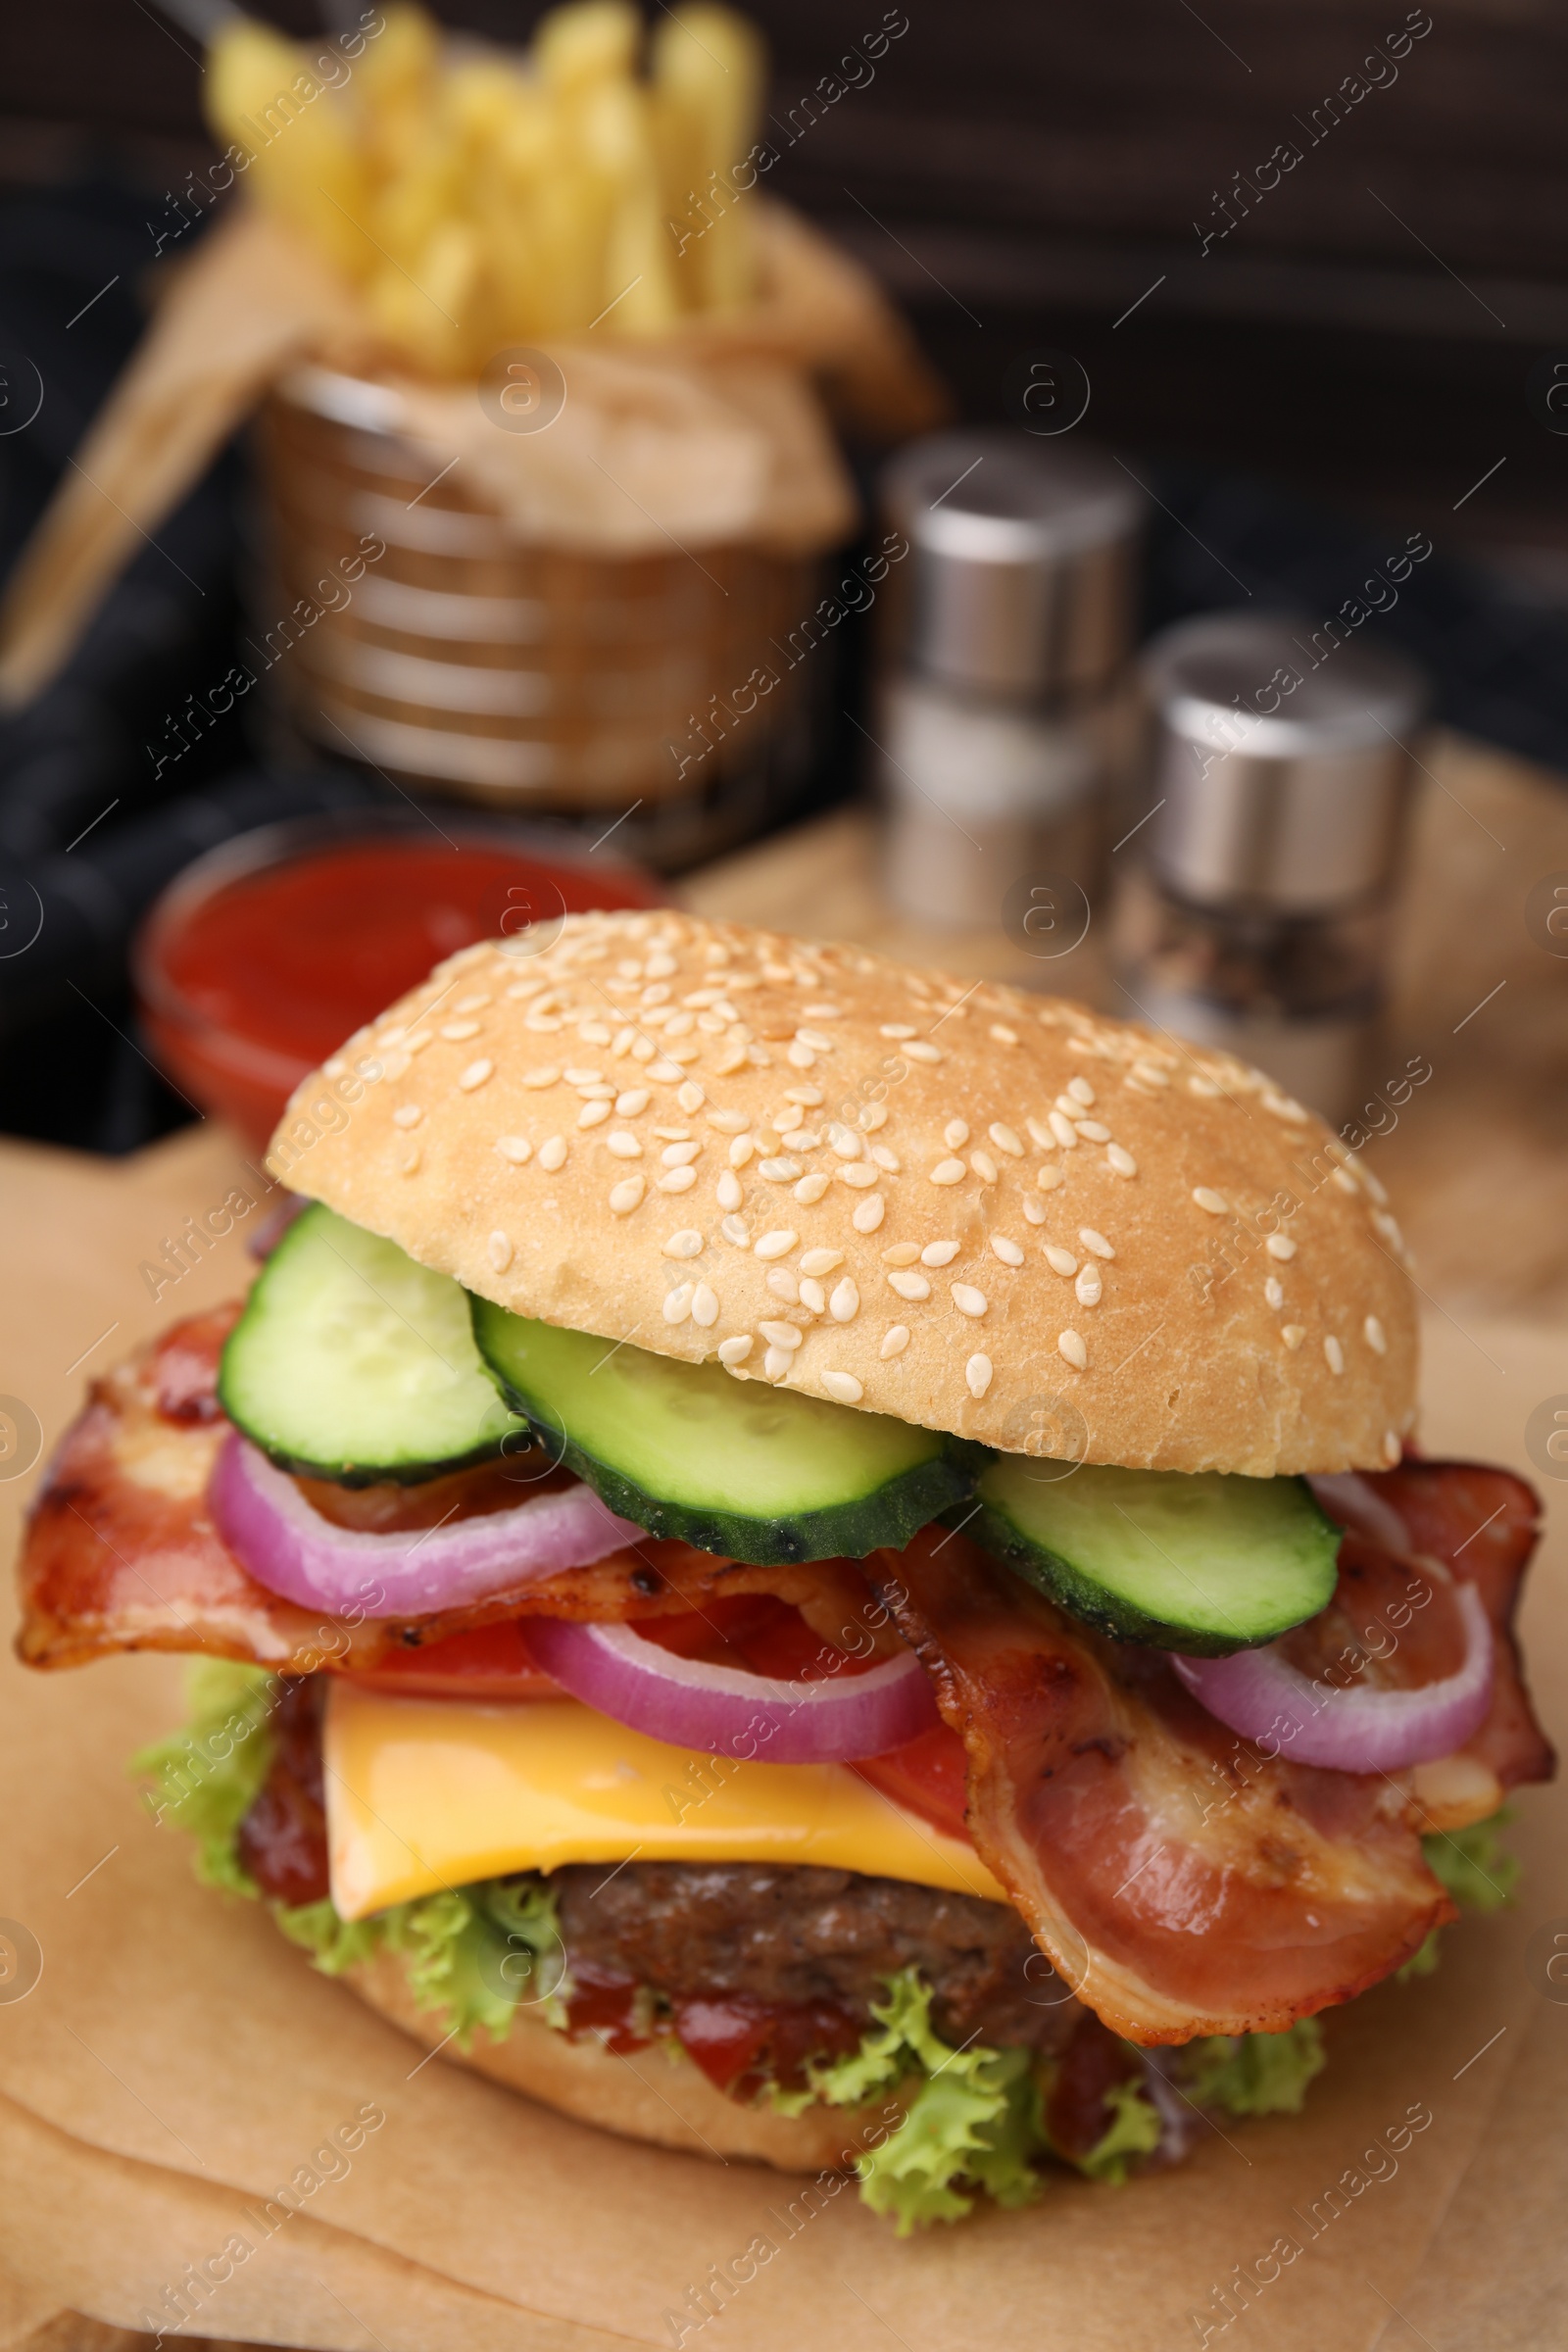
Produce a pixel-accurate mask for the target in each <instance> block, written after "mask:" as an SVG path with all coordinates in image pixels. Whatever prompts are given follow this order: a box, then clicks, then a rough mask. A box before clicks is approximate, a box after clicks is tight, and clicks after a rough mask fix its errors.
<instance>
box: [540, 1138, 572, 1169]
mask: <svg viewBox="0 0 1568 2352" xmlns="http://www.w3.org/2000/svg"><path fill="white" fill-rule="evenodd" d="M565 1164H566V1139H565V1137H564V1135H547V1136H546V1137H545V1140H544V1142H543V1143H542V1144H541V1145H540V1147H539V1165H540V1166H541V1167H542V1168H543V1169H544V1171H545V1173H546V1175H548V1176H553V1175H554V1174H555V1172H556V1170H557V1169H558V1168H562V1167H564V1166H565Z"/></svg>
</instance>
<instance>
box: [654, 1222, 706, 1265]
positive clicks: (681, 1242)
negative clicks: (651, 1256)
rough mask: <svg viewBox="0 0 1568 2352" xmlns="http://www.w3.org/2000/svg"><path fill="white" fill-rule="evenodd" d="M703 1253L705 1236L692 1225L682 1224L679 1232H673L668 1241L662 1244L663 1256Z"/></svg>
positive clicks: (699, 1255) (700, 1254) (684, 1255)
mask: <svg viewBox="0 0 1568 2352" xmlns="http://www.w3.org/2000/svg"><path fill="white" fill-rule="evenodd" d="M702 1254H703V1237H702V1235H701V1234H700V1233H698V1232H697V1231H696V1230H695V1228H694V1227H692V1226H690V1225H684V1226H682V1228H681V1230H680V1232H679V1233H672V1234H671V1235H670V1237H669V1239H668V1241H667V1242H662V1243H661V1244H660V1255H661V1256H662V1257H701V1256H702Z"/></svg>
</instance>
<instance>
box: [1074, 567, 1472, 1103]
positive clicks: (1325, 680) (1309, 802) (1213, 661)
mask: <svg viewBox="0 0 1568 2352" xmlns="http://www.w3.org/2000/svg"><path fill="white" fill-rule="evenodd" d="M1140 669H1141V676H1142V681H1143V685H1144V688H1145V692H1146V695H1147V699H1148V702H1149V704H1150V706H1151V717H1152V749H1151V758H1150V767H1149V794H1148V798H1149V801H1150V803H1151V809H1150V813H1149V815H1148V817H1147V819H1146V820H1145V822H1144V824H1143V825H1142V827H1141V828H1140V831H1139V834H1138V837H1137V840H1136V842H1135V843H1131V844H1129V845H1128V846H1129V850H1130V851H1131V853H1132V859H1131V860H1130V871H1129V872H1128V873H1127V874H1126V875H1125V876H1122V877H1118V879H1119V883H1120V887H1119V891H1118V897H1117V901H1116V907H1115V911H1114V916H1113V926H1112V936H1113V956H1114V961H1115V964H1116V967H1117V970H1118V972H1119V975H1120V979H1121V984H1122V986H1123V988H1124V989H1125V991H1126V993H1127V996H1128V997H1129V998H1130V999H1131V1000H1132V1001H1131V1002H1130V1003H1127V1004H1125V1005H1122V1006H1121V1007H1120V1009H1122V1010H1125V1011H1127V1012H1129V1013H1136V1012H1138V1011H1141V1012H1143V1014H1144V1015H1145V1016H1146V1017H1147V1018H1149V1019H1152V1020H1153V1021H1155V1022H1157V1023H1158V1024H1159V1025H1160V1026H1161V1027H1163V1028H1167V1029H1171V1030H1173V1031H1175V1032H1176V1033H1177V1034H1178V1035H1179V1036H1184V1037H1190V1038H1193V1039H1195V1040H1198V1041H1201V1042H1202V1043H1204V1044H1209V1045H1219V1046H1224V1047H1226V1048H1228V1049H1229V1050H1230V1051H1231V1052H1232V1053H1234V1054H1239V1055H1241V1056H1242V1058H1243V1059H1244V1060H1247V1061H1250V1062H1255V1063H1256V1064H1257V1066H1258V1067H1259V1068H1261V1069H1263V1070H1266V1071H1267V1072H1268V1074H1269V1075H1270V1076H1271V1077H1272V1078H1275V1079H1276V1080H1278V1081H1279V1083H1280V1084H1281V1085H1282V1086H1283V1087H1285V1088H1286V1089H1287V1090H1288V1091H1289V1093H1291V1094H1292V1095H1294V1096H1296V1097H1297V1098H1298V1099H1299V1101H1300V1102H1302V1103H1308V1104H1309V1105H1310V1106H1311V1107H1312V1108H1313V1109H1315V1110H1318V1111H1321V1112H1322V1113H1323V1115H1324V1116H1325V1117H1326V1118H1328V1119H1329V1120H1330V1121H1331V1123H1333V1124H1336V1125H1338V1124H1339V1123H1340V1122H1341V1121H1342V1120H1343V1119H1345V1118H1346V1117H1348V1115H1349V1114H1350V1112H1351V1111H1352V1110H1353V1109H1354V1108H1355V1107H1356V1105H1357V1103H1358V1102H1359V1097H1360V1090H1361V1086H1362V1082H1363V1079H1364V1077H1365V1075H1366V1062H1367V1056H1368V1054H1369V1053H1370V1051H1371V1048H1372V1044H1373V1041H1374V1039H1375V1038H1376V1035H1377V1031H1378V1024H1379V1016H1380V1014H1381V1012H1382V1009H1383V1005H1384V996H1385V967H1386V957H1387V952H1388V946H1389V933H1390V915H1391V899H1392V894H1393V889H1394V885H1395V879H1396V873H1397V862H1398V855H1399V848H1400V842H1401V835H1402V830H1403V819H1404V814H1405V808H1406V803H1407V800H1408V795H1409V779H1410V757H1409V753H1408V751H1407V749H1406V745H1407V743H1408V740H1409V735H1410V731H1411V729H1412V728H1413V727H1414V726H1416V725H1417V723H1418V722H1419V720H1420V718H1421V716H1422V714H1423V712H1424V711H1425V708H1426V702H1427V688H1426V682H1425V679H1424V678H1423V676H1422V674H1421V673H1420V672H1419V671H1418V670H1417V669H1416V668H1415V667H1414V665H1413V664H1412V663H1410V662H1406V661H1404V660H1403V659H1402V658H1401V657H1399V656H1398V655H1396V654H1392V653H1388V652H1386V651H1384V650H1383V649H1382V648H1380V647H1373V646H1370V645H1366V644H1362V643H1357V642H1354V641H1348V640H1345V639H1343V638H1342V639H1339V640H1336V639H1334V638H1333V637H1332V636H1331V637H1330V638H1329V639H1328V642H1327V644H1326V646H1325V643H1324V640H1323V634H1322V632H1321V631H1319V632H1318V634H1317V635H1316V636H1314V635H1313V634H1312V631H1311V624H1310V622H1308V621H1304V620H1296V619H1292V618H1291V617H1289V616H1273V617H1270V616H1264V615H1255V616H1254V615H1252V614H1249V613H1212V614H1205V615H1203V616H1202V617H1201V618H1200V619H1196V620H1187V621H1181V622H1178V623H1177V625H1176V626H1175V627H1173V628H1169V629H1166V630H1164V631H1163V632H1162V633H1161V634H1160V635H1159V636H1158V637H1156V638H1154V639H1153V640H1152V642H1151V644H1150V645H1149V646H1148V648H1147V649H1146V651H1145V654H1144V657H1143V660H1142V662H1141V664H1140Z"/></svg>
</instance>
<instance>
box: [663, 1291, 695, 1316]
mask: <svg viewBox="0 0 1568 2352" xmlns="http://www.w3.org/2000/svg"><path fill="white" fill-rule="evenodd" d="M692 1287H693V1286H692V1285H691V1284H690V1283H689V1282H682V1283H677V1284H676V1286H675V1288H674V1290H672V1291H666V1292H665V1293H664V1303H663V1308H662V1313H663V1317H664V1321H665V1322H666V1323H684V1322H685V1321H686V1320H687V1318H688V1317H689V1315H690V1314H691V1311H692Z"/></svg>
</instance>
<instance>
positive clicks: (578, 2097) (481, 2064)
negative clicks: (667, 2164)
mask: <svg viewBox="0 0 1568 2352" xmlns="http://www.w3.org/2000/svg"><path fill="white" fill-rule="evenodd" d="M346 1981H347V1982H348V1983H349V1984H351V1985H353V1987H354V1989H355V1991H356V1992H357V1993H358V1994H359V1995H360V1997H361V1999H362V2000H365V2001H368V2003H369V2005H370V2007H371V2008H372V2009H378V2010H379V2011H380V2013H381V2015H382V2016H383V2017H385V2018H390V2020H391V2022H392V2023H393V2025H395V2026H401V2027H402V2029H403V2031H404V2033H405V2034H413V2035H414V2038H415V2039H416V2041H419V2042H422V2043H423V2044H424V2045H425V2047H426V2048H427V2049H434V2048H437V2047H439V2048H440V2050H441V2055H442V2057H443V2058H447V2059H450V2060H451V2061H452V2062H453V2064H454V2065H457V2066H471V2067H472V2068H473V2069H474V2070H475V2072H476V2073H478V2074H481V2075H488V2076H489V2077H490V2079H491V2080H492V2082H504V2083H505V2084H506V2085H507V2087H508V2089H509V2090H520V2091H524V2092H526V2094H527V2095H528V2097H529V2098H531V2099H542V2100H543V2102H544V2104H545V2105H546V2106H547V2107H557V2108H559V2109H560V2110H561V2112H562V2114H563V2115H570V2116H575V2117H576V2119H577V2121H578V2122H579V2123H581V2124H598V2125H599V2126H601V2128H602V2129H603V2130H605V2131H618V2132H619V2133H620V2135H621V2137H622V2138H623V2139H646V2140H651V2141H652V2142H653V2143H654V2145H655V2146H656V2147H661V2148H685V2149H688V2150H689V2151H690V2152H691V2153H692V2154H693V2155H695V2156H720V2157H726V2158H727V2157H734V2156H744V2157H750V2158H751V2159H752V2160H753V2161H754V2162H756V2163H758V2164H772V2165H776V2166H777V2167H778V2169H779V2171H780V2172H784V2173H814V2172H820V2171H822V2170H823V2169H824V2167H826V2168H830V2169H833V2170H838V2169H840V2168H842V2167H846V2166H848V2164H849V2163H850V2161H851V2160H852V2158H853V2157H854V2155H855V2154H856V2152H857V2150H858V2149H864V2148H865V2147H866V2146H868V2145H873V2144H875V2143H874V2142H870V2141H868V2140H867V2139H866V2136H865V2131H866V2127H867V2125H875V2124H876V2123H877V2121H878V2119H880V2118H882V2117H883V2115H884V2109H885V2105H886V2102H885V2100H879V2101H878V2102H877V2103H876V2104H875V2105H873V2106H871V2107H867V2108H857V2107H847V2108H840V2107H809V2108H808V2109H807V2110H806V2112H805V2114H804V2115H776V2114H775V2113H774V2112H773V2110H772V2109H771V2108H769V2107H747V2106H743V2105H742V2104H741V2103H740V2101H739V2100H736V2099H729V2098H726V2097H725V2095H724V2093H723V2092H722V2091H721V2090H715V2089H714V2087H713V2085H712V2083H711V2082H709V2080H708V2077H707V2076H706V2075H704V2074H702V2073H700V2072H699V2071H698V2069H697V2068H696V2067H695V2066H693V2064H692V2063H691V2061H690V2059H688V2058H684V2057H676V2058H674V2059H671V2058H670V2057H669V2056H668V2055H667V2054H666V2052H665V2051H664V2050H662V2049H660V2048H658V2047H653V2048H649V2049H646V2050H633V2051H632V2052H631V2053H630V2054H629V2055H628V2056H626V2057H622V2056H620V2055H618V2054H617V2053H616V2052H615V2051H613V2050H609V2049H606V2048H605V2046H604V2044H603V2043H602V2042H600V2041H596V2040H592V2039H584V2040H582V2041H568V2040H567V2039H566V2036H565V2034H557V2033H554V2032H553V2031H552V2030H551V2028H550V2027H549V2026H547V2025H545V2024H544V2023H543V2022H542V2020H541V2019H539V2018H538V2017H537V2016H536V2015H535V2014H534V2013H533V2012H532V2011H531V2010H528V2009H519V2010H518V2011H517V2014H516V2018H515V2023H514V2025H513V2028H512V2031H511V2033H510V2034H508V2035H507V2037H506V2039H505V2040H504V2041H492V2040H491V2038H490V2036H489V2034H486V2033H483V2032H480V2033H479V2034H475V2036H474V2040H473V2046H472V2047H471V2048H470V2049H467V2050H460V2049H459V2047H458V2045H457V2043H456V2042H455V2041H445V2042H443V2040H442V2033H443V2027H442V2023H441V2014H442V2013H441V2012H440V2011H439V2010H430V2009H421V2008H420V2007H419V2004H418V2002H417V2000H416V1999H415V1997H414V1994H413V1992H412V1991H411V1990H410V1988H409V1980H408V1976H407V1974H406V1972H405V1969H404V1966H403V1963H402V1961H401V1960H400V1959H399V1958H398V1956H397V1954H396V1953H394V1952H387V1951H381V1952H377V1953H376V1954H375V1956H374V1958H373V1959H370V1960H368V1961H362V1962H360V1963H359V1964H358V1965H357V1966H355V1967H354V1968H352V1969H349V1970H348V1971H347V1972H346ZM885 2135H886V2132H885V2127H884V2131H883V2136H885Z"/></svg>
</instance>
